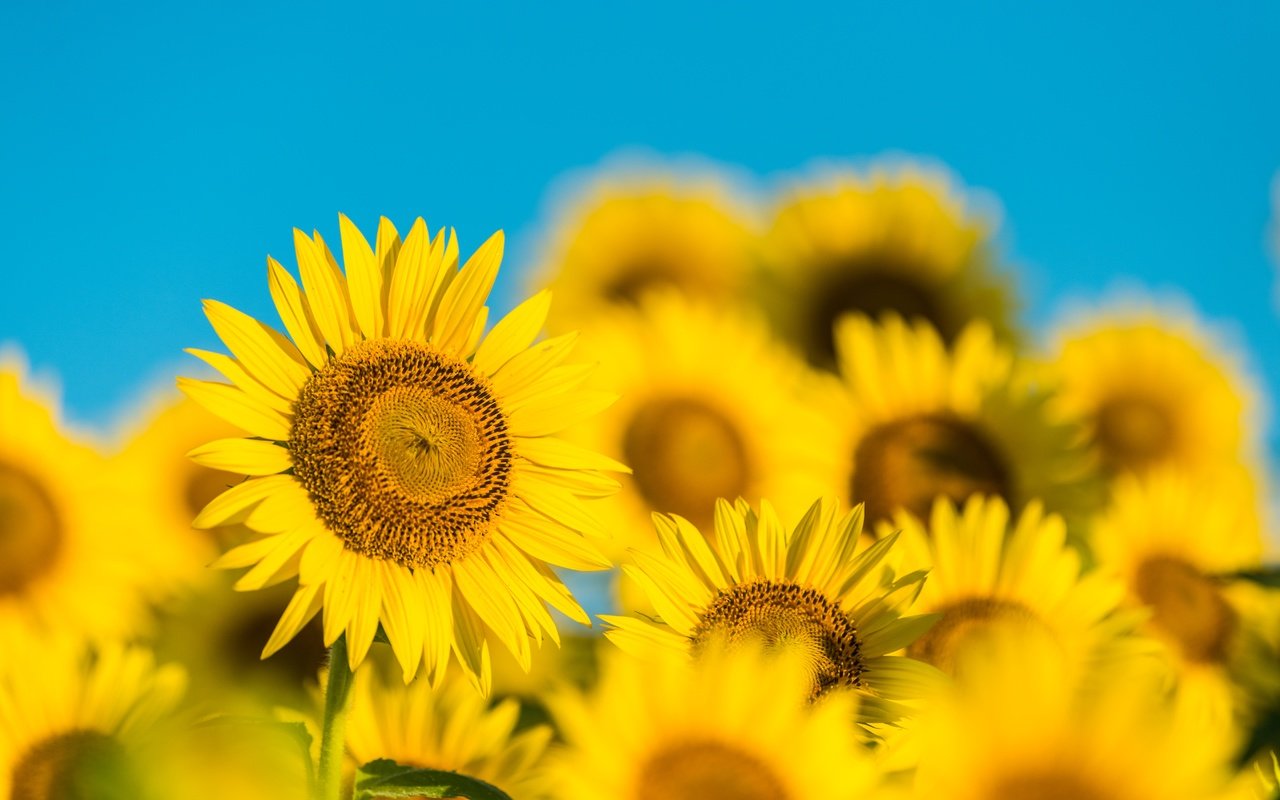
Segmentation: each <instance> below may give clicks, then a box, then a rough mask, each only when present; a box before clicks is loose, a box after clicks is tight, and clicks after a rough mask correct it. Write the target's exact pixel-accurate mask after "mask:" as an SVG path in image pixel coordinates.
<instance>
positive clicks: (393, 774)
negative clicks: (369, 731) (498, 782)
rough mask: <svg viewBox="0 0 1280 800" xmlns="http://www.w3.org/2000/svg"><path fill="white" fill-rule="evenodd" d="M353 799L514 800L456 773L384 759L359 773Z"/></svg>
mask: <svg viewBox="0 0 1280 800" xmlns="http://www.w3.org/2000/svg"><path fill="white" fill-rule="evenodd" d="M355 789H356V792H355V798H354V800H383V798H395V797H465V798H467V800H511V797H510V796H508V795H507V794H506V793H505V792H503V791H502V790H500V789H498V788H497V787H495V786H491V785H490V784H487V783H485V782H484V781H481V780H477V779H475V778H468V777H467V776H466V775H459V774H458V773H456V772H446V771H445V770H438V769H415V768H414V767H404V766H401V765H399V764H397V763H396V762H394V761H392V760H390V759H386V758H382V759H378V760H377V761H370V762H369V763H368V764H365V765H364V766H363V767H361V768H360V771H359V772H358V773H356V786H355Z"/></svg>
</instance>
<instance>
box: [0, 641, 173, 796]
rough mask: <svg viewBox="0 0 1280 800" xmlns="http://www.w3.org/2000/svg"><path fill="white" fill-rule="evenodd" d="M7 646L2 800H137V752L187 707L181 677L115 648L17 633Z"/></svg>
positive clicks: (0, 671)
mask: <svg viewBox="0 0 1280 800" xmlns="http://www.w3.org/2000/svg"><path fill="white" fill-rule="evenodd" d="M3 646H4V652H5V653H6V654H9V655H10V657H8V658H6V659H4V661H3V663H0V797H7V798H13V800H66V799H67V798H78V797H112V798H115V797H135V796H137V794H136V792H137V790H138V789H139V787H140V785H141V783H140V782H141V779H142V775H141V772H140V770H139V769H137V768H136V766H135V765H134V764H133V763H131V762H132V759H133V758H134V755H135V754H136V753H135V748H136V747H137V746H138V745H139V737H145V735H146V733H147V730H148V728H150V727H152V726H154V725H155V724H156V723H157V722H159V720H160V719H161V718H163V717H164V716H165V715H166V714H168V713H169V712H170V711H172V709H173V708H174V707H175V706H176V704H177V702H178V700H179V699H180V698H181V695H182V689H183V685H184V675H183V673H182V670H181V669H179V668H177V667H173V666H163V667H157V666H156V663H155V659H154V658H153V656H152V655H151V653H149V652H147V651H146V650H143V649H141V648H133V647H125V646H122V645H119V644H103V645H102V646H100V647H99V648H98V649H97V650H96V651H91V650H89V649H88V648H86V647H85V646H84V645H83V644H82V643H81V642H79V641H75V640H72V639H69V638H65V637H59V638H50V639H44V638H38V637H31V636H25V635H21V634H17V635H13V636H8V637H6V638H4V639H3ZM15 655H16V656H17V657H12V656H15ZM137 766H141V765H137Z"/></svg>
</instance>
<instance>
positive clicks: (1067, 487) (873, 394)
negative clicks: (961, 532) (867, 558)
mask: <svg viewBox="0 0 1280 800" xmlns="http://www.w3.org/2000/svg"><path fill="white" fill-rule="evenodd" d="M836 343H837V347H838V350H839V361H840V373H841V376H842V377H843V379H844V383H845V386H846V390H847V391H846V392H845V394H844V395H843V396H841V397H839V398H837V399H836V400H835V402H836V403H837V405H838V407H839V411H838V412H837V417H838V418H839V419H842V420H844V423H845V424H844V426H843V428H842V430H841V431H839V432H838V435H836V436H833V437H831V439H832V446H834V447H836V448H838V449H839V450H840V452H842V453H844V454H845V456H844V457H845V458H846V459H847V460H846V462H845V463H846V469H847V470H848V471H847V475H848V479H847V483H846V484H845V485H846V486H848V487H849V491H850V498H849V499H850V502H854V503H866V506H867V519H868V521H870V522H872V523H875V522H879V521H881V520H886V519H889V518H890V516H891V515H892V514H893V513H894V512H895V511H897V510H899V509H902V510H905V511H909V512H910V513H912V514H914V515H915V516H916V517H918V518H921V519H923V518H925V517H927V516H928V515H929V513H930V509H931V508H932V507H933V502H934V499H935V498H938V497H946V498H949V499H951V500H953V501H955V502H957V503H960V502H963V501H964V500H966V499H967V498H968V497H969V496H970V495H973V494H986V495H995V496H998V497H1001V498H1002V499H1004V500H1005V502H1006V503H1007V504H1008V505H1009V506H1010V507H1011V508H1012V509H1013V510H1014V511H1015V512H1017V511H1021V509H1022V508H1023V507H1024V506H1026V504H1027V503H1029V502H1031V501H1033V500H1040V501H1042V502H1043V503H1044V507H1045V510H1046V511H1048V512H1050V513H1055V514H1059V515H1061V516H1062V517H1063V518H1064V519H1065V520H1066V521H1067V525H1068V529H1069V530H1071V531H1072V532H1075V531H1076V529H1077V528H1078V527H1080V526H1082V525H1083V524H1084V522H1085V520H1087V519H1088V518H1089V517H1090V516H1091V515H1092V514H1093V513H1094V512H1095V511H1096V510H1097V508H1098V504H1099V502H1100V500H1101V497H1100V495H1101V492H1100V488H1101V487H1100V484H1099V483H1098V481H1097V479H1096V476H1095V475H1094V472H1093V469H1092V467H1093V465H1092V462H1091V461H1090V459H1089V458H1088V456H1087V453H1086V452H1085V450H1084V449H1083V446H1082V445H1083V443H1082V442H1081V441H1080V439H1081V431H1080V429H1079V427H1078V426H1077V425H1075V424H1073V423H1072V422H1071V421H1070V420H1069V419H1064V418H1062V417H1060V416H1058V415H1055V414H1053V413H1051V411H1050V410H1049V409H1048V408H1047V407H1046V403H1047V401H1048V398H1049V395H1048V394H1047V393H1046V392H1044V391H1042V390H1040V389H1038V388H1036V387H1034V386H1032V385H1030V384H1029V382H1028V381H1027V380H1026V379H1025V378H1024V376H1023V375H1022V373H1021V370H1019V369H1018V368H1017V365H1016V364H1015V362H1014V358H1013V354H1012V353H1011V352H1010V351H1009V350H1008V349H1006V348H1004V347H1002V346H1000V345H999V344H997V343H996V341H995V338H994V336H993V334H992V332H991V328H990V327H989V326H988V325H986V324H985V323H981V322H975V323H972V324H971V325H969V326H968V327H966V328H965V329H964V330H963V331H961V333H960V334H959V337H958V338H957V339H956V341H955V344H954V345H953V347H952V348H951V349H950V350H948V348H947V347H946V345H945V344H944V343H943V341H942V338H941V337H940V336H939V335H938V333H937V332H936V331H935V330H934V329H933V328H931V327H930V326H929V325H928V323H926V322H923V321H917V322H916V323H914V324H908V323H906V322H904V321H903V320H902V319H901V318H899V317H897V316H895V315H892V314H890V315H888V316H886V317H885V319H884V322H883V324H873V323H872V322H870V321H869V320H868V319H867V318H866V317H846V318H844V319H843V320H841V322H840V323H839V325H838V326H837V330H836Z"/></svg>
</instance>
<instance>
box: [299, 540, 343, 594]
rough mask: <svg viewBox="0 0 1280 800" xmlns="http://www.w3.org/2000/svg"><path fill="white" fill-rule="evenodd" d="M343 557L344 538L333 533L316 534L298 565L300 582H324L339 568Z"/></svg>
mask: <svg viewBox="0 0 1280 800" xmlns="http://www.w3.org/2000/svg"><path fill="white" fill-rule="evenodd" d="M341 557H342V540H341V539H339V538H338V537H337V536H334V535H333V534H329V535H328V536H316V537H315V538H314V539H312V540H311V543H310V544H308V545H307V549H306V551H304V552H303V554H302V562H301V563H300V564H299V565H298V582H299V583H302V584H308V585H309V584H313V583H317V584H318V583H324V582H325V581H328V580H329V579H331V578H332V577H333V575H334V573H335V572H336V571H337V569H338V559H339V558H341Z"/></svg>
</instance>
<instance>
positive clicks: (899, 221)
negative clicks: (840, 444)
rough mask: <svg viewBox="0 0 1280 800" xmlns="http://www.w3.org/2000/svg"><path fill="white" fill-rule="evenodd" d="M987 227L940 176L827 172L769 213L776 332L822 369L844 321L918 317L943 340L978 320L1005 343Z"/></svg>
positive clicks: (767, 244) (1000, 289)
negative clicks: (856, 316)
mask: <svg viewBox="0 0 1280 800" xmlns="http://www.w3.org/2000/svg"><path fill="white" fill-rule="evenodd" d="M988 227H989V223H988V222H987V220H985V219H982V218H980V217H978V216H977V215H975V214H974V213H973V212H972V211H971V210H970V209H968V208H966V201H965V198H964V197H962V196H961V195H960V193H959V192H958V191H957V190H956V189H955V188H954V187H952V186H951V185H950V184H949V182H948V181H947V180H946V179H945V178H943V177H942V176H940V175H934V174H930V173H927V172H924V171H921V170H919V169H907V170H903V171H901V172H899V173H898V174H890V173H887V172H885V171H874V172H872V174H871V175H869V176H861V175H857V174H852V173H848V172H838V173H835V174H831V175H828V176H826V177H825V178H823V179H821V180H818V181H814V182H812V183H810V184H807V185H800V186H797V187H795V188H793V189H792V190H791V191H790V192H788V193H787V194H786V195H785V196H784V197H783V199H782V201H781V202H780V204H779V206H778V208H777V210H776V211H775V212H774V219H773V224H772V226H771V228H770V230H769V231H768V233H767V234H766V235H765V237H764V239H763V241H762V243H761V250H762V254H763V257H764V262H765V266H766V273H765V279H764V281H765V282H764V284H763V286H762V287H761V294H762V299H763V302H764V304H765V305H766V307H768V308H769V309H770V310H771V312H772V316H773V317H774V319H775V321H776V325H777V328H778V331H779V332H780V334H781V335H782V336H783V337H784V338H785V339H787V340H788V341H790V342H791V343H792V344H794V345H795V346H796V348H798V349H799V351H800V352H802V353H804V354H805V355H806V356H807V357H808V358H809V360H810V362H811V363H813V364H814V365H815V366H819V367H824V368H832V367H834V365H835V358H836V350H835V341H834V339H833V334H832V332H833V330H834V327H835V324H836V321H837V320H839V319H840V317H842V316H844V315H845V314H849V313H857V314H864V315H866V316H868V317H871V318H872V319H878V318H882V317H883V316H884V315H885V314H888V313H893V314H896V315H898V316H900V317H903V318H905V319H907V320H912V321H914V320H917V319H919V320H924V321H926V322H928V323H929V324H930V325H932V326H933V327H934V328H935V329H937V330H938V332H939V334H940V335H941V337H942V339H943V341H946V342H948V343H950V342H952V341H954V340H955V339H956V338H957V337H958V336H959V335H960V332H961V331H962V330H963V329H964V327H965V326H966V325H968V324H969V323H970V322H971V321H973V320H979V319H980V320H985V321H986V322H987V324H988V325H990V326H991V328H992V330H993V331H994V332H995V333H996V335H997V336H998V337H999V338H1000V339H1002V340H1004V339H1009V338H1011V335H1012V334H1011V330H1010V323H1011V319H1012V316H1013V314H1012V309H1011V305H1012V300H1011V296H1010V291H1009V289H1008V283H1009V281H1008V277H1007V276H1002V275H997V274H996V273H995V272H994V270H993V269H992V268H991V263H990V262H991V255H990V251H991V248H990V241H989V240H990V231H989V230H988Z"/></svg>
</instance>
